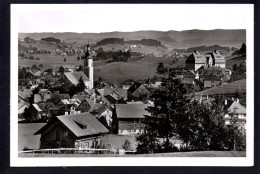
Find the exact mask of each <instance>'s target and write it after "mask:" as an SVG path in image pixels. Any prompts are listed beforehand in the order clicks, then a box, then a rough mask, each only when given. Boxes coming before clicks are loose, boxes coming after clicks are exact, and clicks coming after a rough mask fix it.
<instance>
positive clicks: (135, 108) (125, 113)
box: [116, 104, 153, 118]
mask: <svg viewBox="0 0 260 174" xmlns="http://www.w3.org/2000/svg"><path fill="white" fill-rule="evenodd" d="M149 106H153V105H151V104H116V113H117V118H145V115H148V116H150V115H151V114H150V113H149V112H148V111H146V108H148V107H149Z"/></svg>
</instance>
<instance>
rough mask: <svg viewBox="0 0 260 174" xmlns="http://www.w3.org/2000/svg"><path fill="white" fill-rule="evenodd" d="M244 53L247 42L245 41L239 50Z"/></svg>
mask: <svg viewBox="0 0 260 174" xmlns="http://www.w3.org/2000/svg"><path fill="white" fill-rule="evenodd" d="M243 53H246V44H245V43H243V44H242V45H241V48H240V50H239V54H243Z"/></svg>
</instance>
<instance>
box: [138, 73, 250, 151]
mask: <svg viewBox="0 0 260 174" xmlns="http://www.w3.org/2000/svg"><path fill="white" fill-rule="evenodd" d="M186 94H187V91H186V89H185V88H184V85H183V84H182V83H181V82H180V80H179V79H172V78H171V77H167V78H164V79H163V83H162V87H161V88H160V90H158V91H156V92H155V93H154V94H153V95H152V96H151V97H150V99H151V100H152V101H153V102H154V106H153V107H149V108H148V109H147V110H148V111H149V112H150V113H151V116H147V117H148V118H149V119H146V120H147V122H146V125H147V127H146V131H145V132H144V133H143V134H140V135H138V136H137V137H136V140H137V142H138V145H137V151H138V152H139V153H155V152H172V151H174V150H177V148H176V147H174V144H172V143H171V139H172V138H178V139H181V140H182V141H183V147H182V150H225V149H233V148H234V146H236V148H237V149H238V148H239V149H244V148H245V146H246V145H245V133H243V132H241V131H239V128H238V126H237V124H236V123H237V119H236V118H233V120H231V124H230V125H226V124H225V118H224V114H225V111H224V108H223V106H224V103H223V101H221V100H219V99H216V100H215V101H214V102H212V103H211V104H203V103H202V102H200V101H196V100H194V101H190V100H189V99H188V98H187V97H186V96H187V95H186ZM159 139H163V143H160V142H159Z"/></svg>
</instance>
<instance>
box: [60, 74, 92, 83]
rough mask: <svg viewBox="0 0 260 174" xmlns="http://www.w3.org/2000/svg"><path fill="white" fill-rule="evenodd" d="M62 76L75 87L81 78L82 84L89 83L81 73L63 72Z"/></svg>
mask: <svg viewBox="0 0 260 174" xmlns="http://www.w3.org/2000/svg"><path fill="white" fill-rule="evenodd" d="M64 75H65V76H66V77H67V78H68V80H69V81H70V82H71V83H72V84H74V85H77V84H78V83H79V79H80V77H82V80H83V81H84V82H86V81H89V79H88V77H87V76H86V75H85V74H84V72H83V71H78V72H65V73H64Z"/></svg>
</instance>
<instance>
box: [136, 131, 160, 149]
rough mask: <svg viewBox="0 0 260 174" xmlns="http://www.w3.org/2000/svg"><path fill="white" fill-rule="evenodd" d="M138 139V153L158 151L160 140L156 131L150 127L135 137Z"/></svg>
mask: <svg viewBox="0 0 260 174" xmlns="http://www.w3.org/2000/svg"><path fill="white" fill-rule="evenodd" d="M135 139H136V141H137V147H136V151H137V153H156V152H158V146H159V141H158V139H157V133H156V131H154V130H152V129H149V130H145V131H144V132H143V133H141V134H138V135H137V136H136V137H135Z"/></svg>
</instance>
